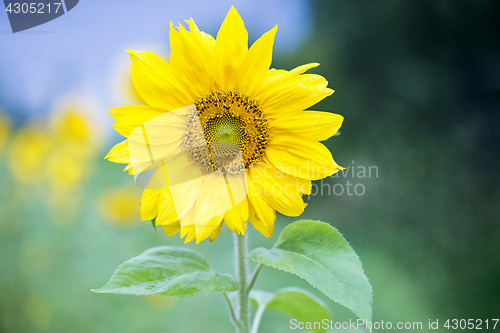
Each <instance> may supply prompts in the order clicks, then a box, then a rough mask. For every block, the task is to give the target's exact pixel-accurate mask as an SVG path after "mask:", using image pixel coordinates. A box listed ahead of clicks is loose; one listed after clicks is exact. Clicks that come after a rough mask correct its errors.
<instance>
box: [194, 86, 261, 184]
mask: <svg viewBox="0 0 500 333" xmlns="http://www.w3.org/2000/svg"><path fill="white" fill-rule="evenodd" d="M195 106H196V117H197V118H198V119H196V120H195V119H192V120H191V121H190V122H189V120H188V124H189V123H190V124H195V123H198V120H199V123H198V124H201V132H203V138H204V140H205V142H206V145H202V146H200V145H198V146H197V147H195V145H193V144H192V143H193V142H199V140H196V139H193V137H195V136H196V135H197V134H196V130H190V129H189V126H188V131H187V132H186V136H185V140H184V142H185V148H186V149H187V150H188V151H189V154H190V157H191V160H192V161H193V162H194V163H195V164H196V165H198V166H199V167H200V168H201V169H202V170H203V171H204V172H207V173H209V172H221V173H224V174H233V175H234V174H238V173H240V172H243V171H244V170H246V169H247V168H249V167H250V166H251V165H252V164H254V163H255V162H257V161H259V160H260V159H261V158H262V155H263V153H264V151H265V149H266V146H267V143H268V140H269V124H268V122H267V118H266V117H265V115H264V114H263V113H262V111H261V110H260V107H259V104H258V103H257V101H255V100H253V99H250V98H249V97H247V96H244V95H241V94H240V93H238V92H236V91H229V92H224V91H217V92H213V93H211V94H209V95H207V96H205V97H202V98H200V99H198V100H197V101H196V103H195ZM198 127H199V125H198ZM198 132H200V131H198ZM198 136H199V134H198Z"/></svg>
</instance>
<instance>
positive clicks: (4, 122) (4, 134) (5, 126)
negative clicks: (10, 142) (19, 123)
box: [0, 108, 10, 154]
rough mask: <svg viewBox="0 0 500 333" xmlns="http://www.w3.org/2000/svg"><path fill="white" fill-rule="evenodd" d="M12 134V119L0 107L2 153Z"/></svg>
mask: <svg viewBox="0 0 500 333" xmlns="http://www.w3.org/2000/svg"><path fill="white" fill-rule="evenodd" d="M9 135H10V120H9V118H8V117H7V115H6V114H5V113H4V112H3V110H2V108H0V154H1V153H2V151H3V149H4V147H5V144H6V143H7V139H8V137H9Z"/></svg>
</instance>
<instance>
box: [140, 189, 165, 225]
mask: <svg viewBox="0 0 500 333" xmlns="http://www.w3.org/2000/svg"><path fill="white" fill-rule="evenodd" d="M159 196H160V190H151V189H145V190H144V193H143V194H142V197H141V220H143V221H147V220H152V219H154V218H155V217H156V216H158V197H159Z"/></svg>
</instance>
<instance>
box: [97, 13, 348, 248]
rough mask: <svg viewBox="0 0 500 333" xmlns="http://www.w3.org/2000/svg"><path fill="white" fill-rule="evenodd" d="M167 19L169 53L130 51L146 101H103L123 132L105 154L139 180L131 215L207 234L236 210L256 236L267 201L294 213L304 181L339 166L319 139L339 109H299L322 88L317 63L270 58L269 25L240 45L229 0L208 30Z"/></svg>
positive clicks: (272, 211)
mask: <svg viewBox="0 0 500 333" xmlns="http://www.w3.org/2000/svg"><path fill="white" fill-rule="evenodd" d="M187 24H188V26H189V31H188V30H186V28H185V27H184V26H183V25H182V24H179V26H178V28H177V29H175V28H174V27H173V25H172V24H171V29H170V49H171V55H170V62H167V61H166V60H164V59H163V58H161V57H159V56H157V55H155V54H153V53H151V52H138V51H130V50H129V54H130V57H131V60H132V68H131V73H132V79H133V82H134V85H135V88H136V89H137V92H138V93H139V95H140V96H141V98H142V99H143V100H144V102H145V103H146V104H147V105H129V106H123V107H119V108H110V110H111V111H112V113H111V115H112V116H113V118H114V119H115V120H116V123H115V124H114V128H115V129H116V130H117V131H118V132H119V133H120V134H122V135H123V136H125V137H127V140H125V141H123V142H121V143H119V144H117V145H116V146H115V147H113V148H112V149H111V151H110V152H109V153H108V155H107V156H106V158H108V159H109V160H110V161H112V162H116V163H126V164H128V165H127V167H126V170H128V172H129V173H131V174H134V175H135V176H136V180H137V182H138V183H142V184H143V185H144V186H145V187H146V189H145V190H144V193H143V195H142V199H141V218H142V219H143V220H150V219H151V220H152V219H156V224H157V225H161V226H163V229H164V231H165V232H166V234H167V235H174V234H176V233H177V232H179V231H180V235H181V238H182V237H185V236H186V239H185V241H186V242H189V241H191V240H193V239H195V238H196V241H197V243H199V242H200V241H202V240H204V239H206V238H207V237H208V238H209V239H210V240H211V241H213V240H214V239H215V238H216V237H217V235H218V234H219V232H220V229H221V227H222V225H223V222H225V223H226V224H227V225H228V227H229V228H230V229H231V230H232V231H234V232H235V233H237V234H239V235H242V234H244V232H245V229H246V224H247V221H250V223H251V224H252V225H253V226H254V227H255V228H256V229H257V230H258V231H259V232H261V233H262V234H263V235H264V236H266V237H270V236H271V235H272V233H273V230H274V222H275V219H276V211H278V212H280V213H282V214H284V215H288V216H298V215H300V214H301V213H302V212H303V210H304V208H305V206H306V204H305V203H304V202H303V200H302V196H303V194H309V193H310V190H311V180H316V179H321V178H324V177H327V176H329V175H332V174H333V173H335V172H337V171H338V170H340V169H341V167H340V166H338V165H337V163H336V162H335V161H334V160H333V158H332V155H331V153H330V151H329V150H328V149H327V148H326V147H325V146H324V145H323V144H321V143H319V142H318V141H321V140H325V139H327V138H329V137H331V136H332V135H334V134H335V133H336V132H337V131H338V129H339V128H340V126H341V124H342V121H343V117H342V116H340V115H337V114H332V113H328V112H319V111H304V110H305V109H307V108H309V107H310V106H312V105H314V104H316V103H318V102H319V101H321V100H322V99H324V98H325V97H327V96H329V95H331V94H332V93H333V90H332V89H329V88H327V84H328V82H327V81H326V80H325V78H323V77H322V76H320V75H315V74H304V73H305V72H306V71H307V70H309V69H311V68H313V67H316V66H318V64H316V63H312V64H307V65H303V66H300V67H297V68H295V69H293V70H291V71H286V70H276V69H270V65H271V59H272V48H273V43H274V37H275V34H276V31H277V27H274V28H273V29H271V30H270V31H268V32H266V33H265V34H264V35H263V36H262V37H260V38H259V39H258V40H257V41H256V42H255V43H254V44H253V45H252V46H251V47H250V48H248V34H247V31H246V29H245V26H244V23H243V20H242V19H241V17H240V15H239V14H238V12H237V11H236V9H235V8H234V7H231V9H230V11H229V13H228V15H227V17H226V18H225V20H224V22H223V23H222V26H221V28H220V30H219V32H218V34H217V39H214V38H213V37H212V36H210V35H209V34H206V33H204V32H202V31H200V30H199V29H198V27H197V26H196V25H195V23H194V22H193V20H192V19H191V20H189V21H187Z"/></svg>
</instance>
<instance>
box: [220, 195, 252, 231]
mask: <svg viewBox="0 0 500 333" xmlns="http://www.w3.org/2000/svg"><path fill="white" fill-rule="evenodd" d="M224 221H225V222H226V224H227V226H228V227H229V229H231V231H233V232H235V233H237V234H238V235H244V234H245V229H246V227H247V221H248V200H247V199H245V200H243V201H242V202H240V203H239V204H238V205H236V207H234V208H232V209H230V210H229V211H227V212H226V214H225V215H224Z"/></svg>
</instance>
